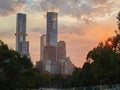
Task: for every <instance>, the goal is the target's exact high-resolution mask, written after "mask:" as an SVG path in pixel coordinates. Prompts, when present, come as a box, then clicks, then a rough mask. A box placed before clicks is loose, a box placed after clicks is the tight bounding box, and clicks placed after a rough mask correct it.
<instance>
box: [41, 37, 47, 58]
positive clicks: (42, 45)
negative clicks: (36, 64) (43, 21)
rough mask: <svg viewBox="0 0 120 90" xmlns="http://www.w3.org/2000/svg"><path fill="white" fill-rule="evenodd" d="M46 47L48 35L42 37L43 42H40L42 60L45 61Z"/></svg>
mask: <svg viewBox="0 0 120 90" xmlns="http://www.w3.org/2000/svg"><path fill="white" fill-rule="evenodd" d="M45 46H46V35H42V36H41V41H40V47H41V49H40V59H41V60H43V51H44V48H45Z"/></svg>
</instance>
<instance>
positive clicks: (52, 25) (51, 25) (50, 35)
mask: <svg viewBox="0 0 120 90" xmlns="http://www.w3.org/2000/svg"><path fill="white" fill-rule="evenodd" d="M57 16H58V14H57V13H55V12H47V46H48V45H51V46H55V47H57V33H58V26H57V22H58V20H57Z"/></svg>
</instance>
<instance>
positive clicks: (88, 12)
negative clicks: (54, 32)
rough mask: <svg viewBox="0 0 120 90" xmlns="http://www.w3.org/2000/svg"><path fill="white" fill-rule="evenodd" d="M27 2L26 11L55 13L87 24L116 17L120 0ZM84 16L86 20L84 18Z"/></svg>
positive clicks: (47, 0)
mask: <svg viewBox="0 0 120 90" xmlns="http://www.w3.org/2000/svg"><path fill="white" fill-rule="evenodd" d="M27 2H28V3H27V6H26V9H25V10H26V11H29V12H32V13H35V12H37V13H44V14H46V12H48V11H55V12H58V13H59V16H60V17H63V16H70V17H74V18H76V19H77V20H83V21H84V22H85V23H87V24H90V23H91V22H92V23H93V21H94V19H95V18H97V17H104V16H106V15H107V16H111V15H113V14H114V15H115V13H117V12H118V11H119V9H116V7H118V4H117V3H118V2H119V0H115V1H114V0H28V1H27ZM115 11H116V12H115ZM113 12H114V13H113ZM83 16H84V17H86V18H82V17H83Z"/></svg>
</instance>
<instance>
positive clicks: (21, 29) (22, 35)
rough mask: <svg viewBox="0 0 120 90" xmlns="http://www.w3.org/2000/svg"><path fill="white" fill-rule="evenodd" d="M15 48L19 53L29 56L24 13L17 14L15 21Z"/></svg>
mask: <svg viewBox="0 0 120 90" xmlns="http://www.w3.org/2000/svg"><path fill="white" fill-rule="evenodd" d="M15 35H16V50H17V51H18V52H20V53H21V55H26V56H29V42H28V41H26V36H27V34H26V14H22V13H18V14H17V23H16V33H15Z"/></svg>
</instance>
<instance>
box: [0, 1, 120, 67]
mask: <svg viewBox="0 0 120 90" xmlns="http://www.w3.org/2000/svg"><path fill="white" fill-rule="evenodd" d="M48 11H54V12H58V15H59V17H58V26H59V27H58V32H59V34H58V40H64V41H65V42H66V45H67V56H69V57H70V58H71V61H72V62H73V63H74V64H75V65H77V66H78V67H80V66H82V65H83V63H84V62H85V61H86V55H87V53H88V52H89V51H90V50H92V49H93V48H94V47H95V46H97V44H98V43H99V42H101V41H105V40H106V39H107V38H108V37H111V36H113V35H115V33H114V30H117V19H116V16H117V13H118V12H119V11H120V0H26V1H25V0H0V40H3V41H4V42H5V43H7V44H8V46H9V47H10V48H13V49H15V35H14V34H15V32H16V14H17V13H19V12H20V13H26V14H27V33H28V36H27V40H28V41H29V42H30V55H31V57H32V61H33V62H34V63H35V62H36V61H38V60H39V58H40V36H41V35H43V34H45V33H46V12H48Z"/></svg>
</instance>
